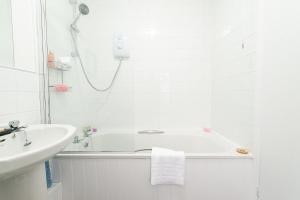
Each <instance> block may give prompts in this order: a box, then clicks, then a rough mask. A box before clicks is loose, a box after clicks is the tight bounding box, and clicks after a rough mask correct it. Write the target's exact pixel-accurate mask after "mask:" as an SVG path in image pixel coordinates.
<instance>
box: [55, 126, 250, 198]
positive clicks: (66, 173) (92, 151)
mask: <svg viewBox="0 0 300 200" xmlns="http://www.w3.org/2000/svg"><path fill="white" fill-rule="evenodd" d="M84 143H88V146H86V145H84ZM84 146H86V147H84ZM154 146H157V147H165V148H170V149H174V150H183V151H185V154H186V178H185V185H184V186H183V187H180V186H172V185H164V186H152V185H151V184H150V173H151V172H150V162H151V157H150V155H151V154H150V152H151V151H150V149H151V148H152V147H154ZM237 147H238V145H236V144H234V143H232V142H230V141H229V140H227V139H226V138H223V137H222V136H220V135H218V134H216V133H211V134H207V133H201V132H200V133H199V132H198V133H186V134H181V133H178V132H177V133H176V132H169V133H168V132H167V133H165V134H159V135H147V134H126V133H120V134H118V133H104V134H97V135H93V136H92V137H91V138H90V140H89V141H84V142H83V143H80V144H72V145H71V146H69V147H68V148H66V151H64V152H61V153H59V154H57V156H56V157H55V159H54V160H53V164H54V165H53V168H54V180H55V181H56V182H61V183H62V184H63V200H198V199H199V200H201V199H205V200H254V199H255V198H256V197H255V193H256V192H255V190H256V187H255V184H254V183H255V179H254V161H253V157H252V155H251V154H250V155H240V154H238V153H236V148H237Z"/></svg>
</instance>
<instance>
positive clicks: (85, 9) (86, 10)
mask: <svg viewBox="0 0 300 200" xmlns="http://www.w3.org/2000/svg"><path fill="white" fill-rule="evenodd" d="M78 9H79V12H80V13H81V14H82V15H87V14H89V12H90V9H89V7H88V6H87V5H86V4H84V3H82V4H80V5H79V7H78Z"/></svg>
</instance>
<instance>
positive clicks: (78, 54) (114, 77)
mask: <svg viewBox="0 0 300 200" xmlns="http://www.w3.org/2000/svg"><path fill="white" fill-rule="evenodd" d="M71 36H72V40H73V43H74V49H75V53H76V55H77V57H78V60H79V63H80V66H81V69H82V72H83V75H84V77H85V80H86V81H87V82H88V84H89V86H90V87H91V88H92V89H94V90H95V91H97V92H106V91H108V90H109V89H110V88H111V87H112V86H113V85H114V82H115V80H116V78H117V76H118V73H119V71H120V68H121V66H122V59H120V61H119V64H118V67H117V70H116V72H115V73H114V76H113V78H112V80H111V82H110V84H109V85H108V86H107V87H106V88H97V87H96V86H95V85H94V84H93V83H92V82H91V80H90V79H89V76H88V74H87V72H86V70H85V68H84V64H83V61H82V58H81V55H80V52H79V49H78V44H77V41H76V36H75V34H74V32H73V30H71Z"/></svg>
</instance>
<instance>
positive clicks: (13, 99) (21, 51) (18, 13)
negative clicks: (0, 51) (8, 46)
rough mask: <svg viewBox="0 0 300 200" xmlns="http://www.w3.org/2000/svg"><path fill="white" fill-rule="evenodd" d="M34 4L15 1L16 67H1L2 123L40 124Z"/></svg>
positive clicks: (0, 116) (0, 117) (0, 119)
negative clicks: (14, 121)
mask: <svg viewBox="0 0 300 200" xmlns="http://www.w3.org/2000/svg"><path fill="white" fill-rule="evenodd" d="M34 3H36V2H33V1H29V0H25V1H17V0H12V22H13V38H14V52H15V57H14V59H15V65H16V66H8V67H5V68H4V67H0V99H1V104H0V124H7V123H8V122H9V121H10V120H20V121H21V122H22V123H27V124H33V123H39V122H40V105H39V75H38V73H37V69H38V66H37V64H36V60H37V54H36V48H37V46H36V45H37V43H36V40H37V33H36V25H37V24H35V23H34V20H33V19H34V16H35V10H34V6H35V5H34Z"/></svg>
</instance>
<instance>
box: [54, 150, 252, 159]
mask: <svg viewBox="0 0 300 200" xmlns="http://www.w3.org/2000/svg"><path fill="white" fill-rule="evenodd" d="M54 158H70V159H74V158H79V159H150V158H151V153H134V152H114V153H111V152H89V151H86V152H76V151H74V152H73V151H68V152H60V153H58V154H56V155H55V156H54ZM185 158H186V159H250V160H253V159H254V156H253V154H252V153H249V154H247V155H242V154H238V153H224V154H222V153H216V154H213V153H211V154H210V153H186V154H185Z"/></svg>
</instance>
